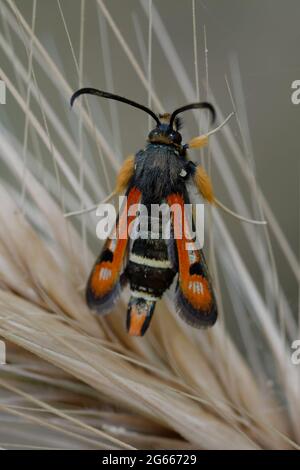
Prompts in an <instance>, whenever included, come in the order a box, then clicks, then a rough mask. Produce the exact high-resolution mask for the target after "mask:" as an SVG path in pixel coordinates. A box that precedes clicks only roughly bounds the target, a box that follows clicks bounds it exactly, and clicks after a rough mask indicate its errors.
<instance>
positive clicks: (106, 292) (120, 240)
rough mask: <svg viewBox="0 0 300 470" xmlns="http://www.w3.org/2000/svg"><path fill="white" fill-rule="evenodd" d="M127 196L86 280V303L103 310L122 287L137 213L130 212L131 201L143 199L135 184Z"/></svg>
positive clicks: (135, 201) (114, 299)
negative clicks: (131, 232) (130, 227)
mask: <svg viewBox="0 0 300 470" xmlns="http://www.w3.org/2000/svg"><path fill="white" fill-rule="evenodd" d="M126 196H127V204H125V205H124V206H123V207H122V209H121V211H120V214H119V216H118V219H117V222H116V225H115V227H114V229H113V231H112V233H111V235H110V236H109V237H108V238H107V240H106V242H105V245H104V247H103V249H102V252H101V253H100V255H99V257H98V258H97V260H96V262H95V264H94V266H93V269H92V271H91V274H90V276H89V279H88V282H87V287H86V300H87V304H88V306H89V307H90V308H91V309H92V310H96V311H97V312H98V313H101V314H105V313H107V312H108V311H109V310H111V308H112V306H113V305H114V304H115V302H116V301H117V299H118V298H119V296H120V293H121V289H122V281H121V279H120V278H121V274H122V272H123V268H124V264H125V263H126V262H127V259H126V256H127V249H128V238H129V237H128V228H129V226H130V223H131V222H132V221H133V220H134V219H135V217H136V215H135V214H128V212H129V209H130V207H131V206H132V205H134V204H138V203H139V202H140V199H141V193H140V191H139V190H138V189H137V188H135V187H133V188H131V189H129V190H128V191H127V194H126Z"/></svg>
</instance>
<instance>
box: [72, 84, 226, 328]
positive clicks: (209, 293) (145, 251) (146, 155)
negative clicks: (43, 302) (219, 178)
mask: <svg viewBox="0 0 300 470" xmlns="http://www.w3.org/2000/svg"><path fill="white" fill-rule="evenodd" d="M82 94H90V95H96V96H98V97H102V98H108V99H113V100H117V101H121V102H123V103H126V104H128V105H130V106H133V107H135V108H138V109H140V110H142V111H144V112H146V113H148V114H149V115H150V116H151V117H152V118H153V119H154V121H155V123H156V125H155V127H154V128H153V129H152V130H151V132H150V133H149V135H148V139H147V143H146V146H145V148H144V149H142V150H140V151H138V152H137V153H136V154H135V155H133V156H130V157H128V158H127V159H126V160H125V161H124V163H123V165H122V167H121V170H120V172H119V175H118V177H117V183H116V192H117V193H125V195H126V197H127V206H126V208H124V209H122V210H121V211H120V213H119V215H118V219H117V221H116V227H115V229H116V230H115V231H114V233H115V234H117V236H116V237H113V236H109V237H108V239H107V240H106V242H105V244H104V247H103V249H102V252H101V253H100V255H99V257H98V259H97V260H96V262H95V264H94V267H93V269H92V271H91V274H90V276H89V279H88V282H87V287H86V300H87V304H88V306H89V307H90V308H91V309H92V310H95V311H96V312H98V313H99V314H104V313H107V312H109V311H110V310H111V309H112V307H113V305H114V304H115V302H116V301H117V299H118V297H119V296H120V293H121V290H122V287H123V286H124V285H125V284H127V283H129V286H130V291H131V296H130V300H129V303H128V310H127V330H128V332H129V334H130V335H133V336H143V335H144V334H145V332H146V331H147V329H148V327H149V324H150V321H151V318H152V316H153V312H154V309H155V306H156V303H157V301H158V300H159V299H160V298H161V297H162V296H163V294H164V293H165V291H166V290H167V289H168V288H169V287H170V286H171V284H172V283H173V280H174V278H175V277H177V281H176V289H175V304H176V308H177V311H178V313H179V315H180V316H181V317H182V318H183V320H185V321H186V322H187V323H188V324H190V325H191V326H193V327H196V328H205V327H210V326H212V325H214V323H215V322H216V320H217V315H218V310H217V304H216V297H215V294H214V289H213V285H212V280H211V278H210V275H209V272H208V268H207V264H206V261H205V257H204V254H203V251H202V249H200V248H198V247H197V245H196V244H194V245H192V248H191V246H190V245H189V249H187V241H188V240H187V236H186V235H185V232H184V231H182V237H181V238H180V237H176V238H175V237H174V232H175V231H176V229H177V227H176V224H177V223H178V220H177V221H176V218H175V217H171V222H170V223H171V232H170V233H171V236H170V238H169V239H165V238H164V237H163V236H162V227H161V221H160V222H158V230H157V234H156V235H158V237H157V238H154V239H153V238H152V237H147V238H141V237H138V238H136V239H134V240H133V241H132V240H130V238H129V236H126V237H120V236H119V237H118V230H117V228H120V227H118V226H120V225H122V224H124V221H125V222H128V226H129V225H130V224H131V222H133V221H134V218H135V215H134V214H133V215H132V214H131V213H130V207H131V206H133V205H136V204H143V205H144V206H146V207H149V208H150V206H151V204H161V203H166V204H167V205H168V206H172V205H173V204H176V205H177V206H179V207H180V208H181V209H182V211H183V213H184V207H185V205H186V204H190V198H189V194H188V190H187V183H188V182H190V183H192V184H193V185H194V186H195V187H196V188H197V190H198V191H199V193H200V194H201V195H202V196H203V197H204V198H205V199H206V200H207V201H208V202H210V203H211V202H213V201H214V195H213V190H212V186H211V182H210V179H209V177H208V175H207V174H206V172H205V170H204V169H203V167H201V166H200V165H196V164H194V163H193V162H192V161H191V160H189V158H188V149H189V148H201V147H203V146H205V145H206V144H207V142H208V137H207V135H203V136H200V137H196V138H194V139H192V140H190V141H189V142H188V143H187V144H182V136H181V133H180V128H181V125H182V123H181V120H180V118H179V117H178V115H179V114H180V113H182V112H185V111H188V110H192V109H202V110H208V111H209V113H210V114H211V117H212V121H214V119H215V110H214V108H213V106H212V105H211V104H210V103H208V102H201V103H192V104H188V105H186V106H183V107H181V108H178V109H176V110H175V111H173V112H172V113H171V114H168V113H165V114H160V115H156V114H155V113H154V112H153V111H152V110H151V109H149V108H147V107H145V106H143V105H141V104H139V103H136V102H134V101H131V100H129V99H127V98H124V97H122V96H119V95H115V94H112V93H107V92H104V91H101V90H97V89H95V88H81V89H80V90H78V91H76V92H75V93H74V94H73V96H72V98H71V105H73V103H74V101H75V99H77V98H78V97H79V96H80V95H82ZM148 214H149V215H148V220H147V221H146V222H147V223H148V225H147V226H148V227H152V222H153V221H152V220H151V211H149V213H148ZM156 222H157V221H156ZM193 224H194V222H193V221H192V225H193ZM156 226H157V223H156ZM191 228H192V227H191ZM127 235H128V234H127Z"/></svg>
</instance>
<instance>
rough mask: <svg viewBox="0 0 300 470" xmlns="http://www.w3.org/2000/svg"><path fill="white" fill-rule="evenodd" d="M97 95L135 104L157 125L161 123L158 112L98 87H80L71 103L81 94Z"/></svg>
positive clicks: (135, 106) (72, 97)
mask: <svg viewBox="0 0 300 470" xmlns="http://www.w3.org/2000/svg"><path fill="white" fill-rule="evenodd" d="M84 94H85V95H95V96H100V98H108V99H111V100H116V101H121V102H122V103H126V104H129V105H130V106H133V107H134V108H138V109H141V110H142V111H144V112H145V113H147V114H150V116H151V117H153V119H154V120H155V121H156V123H157V125H158V126H159V125H160V120H159V119H158V117H157V116H156V114H155V113H154V112H153V111H152V110H151V109H149V108H147V107H146V106H144V105H142V104H139V103H136V102H135V101H132V100H128V99H127V98H124V97H123V96H119V95H114V94H113V93H108V92H106V91H102V90H97V89H96V88H80V89H79V90H77V91H75V93H73V95H72V96H71V100H70V104H71V106H73V104H74V101H75V100H76V99H77V98H78V97H79V96H80V95H84Z"/></svg>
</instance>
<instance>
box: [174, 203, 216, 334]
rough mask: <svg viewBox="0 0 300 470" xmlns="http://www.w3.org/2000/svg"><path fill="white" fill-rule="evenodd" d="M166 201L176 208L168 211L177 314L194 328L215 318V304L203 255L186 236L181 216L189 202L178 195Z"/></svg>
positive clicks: (186, 229)
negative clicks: (174, 256)
mask: <svg viewBox="0 0 300 470" xmlns="http://www.w3.org/2000/svg"><path fill="white" fill-rule="evenodd" d="M167 200H168V204H169V205H170V206H173V208H174V207H175V208H176V210H175V211H173V210H172V211H171V214H172V223H173V232H174V238H175V246H176V248H177V257H178V285H177V289H176V306H177V310H178V313H179V314H180V316H181V317H182V318H183V319H184V320H185V321H186V322H187V323H189V324H191V325H192V326H194V327H196V328H205V327H209V326H212V325H213V324H214V323H215V322H216V319H217V305H216V300H215V295H214V291H213V287H212V283H211V279H210V276H209V272H208V268H207V265H206V261H205V257H204V254H203V252H202V250H201V249H199V248H198V247H197V244H196V242H195V241H191V240H190V239H189V236H188V234H189V233H192V230H191V229H192V227H189V223H190V222H189V220H188V218H187V217H186V216H185V212H184V211H185V208H184V204H185V202H186V203H187V202H189V201H188V199H187V196H185V197H184V196H183V195H182V194H171V195H170V196H169V197H168V198H167Z"/></svg>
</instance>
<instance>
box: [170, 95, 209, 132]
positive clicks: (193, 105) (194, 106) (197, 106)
mask: <svg viewBox="0 0 300 470" xmlns="http://www.w3.org/2000/svg"><path fill="white" fill-rule="evenodd" d="M189 109H208V110H209V111H210V113H211V116H212V122H214V121H215V117H216V111H215V108H214V107H213V105H211V104H210V103H208V102H207V101H202V102H201V103H191V104H186V105H185V106H182V107H181V108H178V109H175V111H173V113H172V114H171V118H170V127H173V123H174V120H175V118H176V116H177V114H179V113H183V112H184V111H188V110H189Z"/></svg>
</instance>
